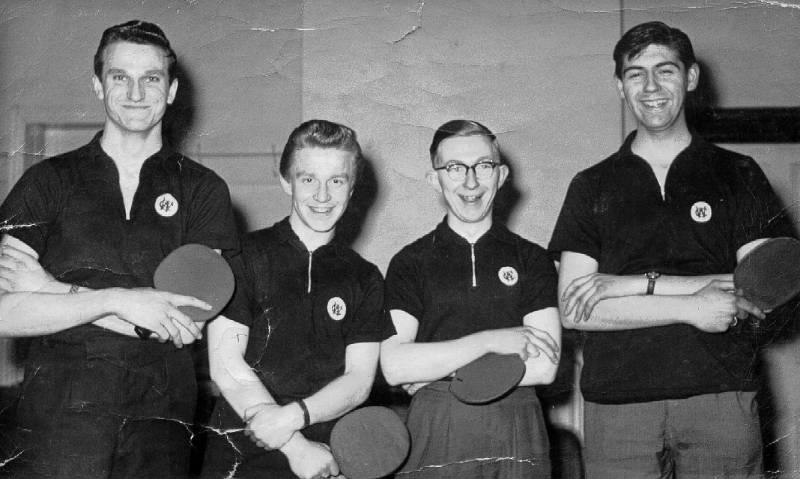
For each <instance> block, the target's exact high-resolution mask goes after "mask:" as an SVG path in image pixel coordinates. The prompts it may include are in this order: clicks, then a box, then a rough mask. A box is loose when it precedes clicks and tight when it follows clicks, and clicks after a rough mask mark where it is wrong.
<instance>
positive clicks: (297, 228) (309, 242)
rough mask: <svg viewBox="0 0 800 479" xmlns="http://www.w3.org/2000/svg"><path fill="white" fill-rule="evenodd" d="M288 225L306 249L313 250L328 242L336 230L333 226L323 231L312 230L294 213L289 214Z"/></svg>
mask: <svg viewBox="0 0 800 479" xmlns="http://www.w3.org/2000/svg"><path fill="white" fill-rule="evenodd" d="M289 225H290V226H291V227H292V231H294V234H296V235H297V237H298V238H300V242H301V243H303V246H305V247H306V249H307V250H308V251H315V250H316V249H317V248H319V247H320V246H325V245H326V244H328V243H330V242H331V240H332V239H333V235H334V233H335V232H336V229H335V228H334V229H332V230H330V231H324V232H319V231H314V230H312V229H311V228H309V227H308V226H306V225H305V223H303V222H302V221H301V220H300V219H299V218H298V217H297V216H295V215H291V216H289Z"/></svg>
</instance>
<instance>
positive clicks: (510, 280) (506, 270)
mask: <svg viewBox="0 0 800 479" xmlns="http://www.w3.org/2000/svg"><path fill="white" fill-rule="evenodd" d="M497 277H498V278H500V281H501V282H502V283H503V284H504V285H506V286H514V285H515V284H517V281H519V274H517V270H515V269H514V268H513V267H511V266H503V267H502V268H500V269H499V270H498V271H497Z"/></svg>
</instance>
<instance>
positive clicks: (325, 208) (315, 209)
mask: <svg viewBox="0 0 800 479" xmlns="http://www.w3.org/2000/svg"><path fill="white" fill-rule="evenodd" d="M308 209H310V210H311V211H313V212H314V213H318V214H323V215H326V214H328V213H330V212H331V211H333V206H309V207H308Z"/></svg>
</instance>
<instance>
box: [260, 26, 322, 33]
mask: <svg viewBox="0 0 800 479" xmlns="http://www.w3.org/2000/svg"><path fill="white" fill-rule="evenodd" d="M250 31H253V32H268V33H276V32H315V31H317V29H316V28H312V27H305V28H303V27H298V28H268V27H251V28H250Z"/></svg>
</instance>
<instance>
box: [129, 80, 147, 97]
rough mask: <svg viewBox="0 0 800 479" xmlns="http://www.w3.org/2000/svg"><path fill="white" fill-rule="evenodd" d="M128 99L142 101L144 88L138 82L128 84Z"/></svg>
mask: <svg viewBox="0 0 800 479" xmlns="http://www.w3.org/2000/svg"><path fill="white" fill-rule="evenodd" d="M128 99H129V100H131V101H142V100H144V88H143V87H142V85H141V84H140V83H139V82H138V81H131V82H130V83H129V84H128Z"/></svg>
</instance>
